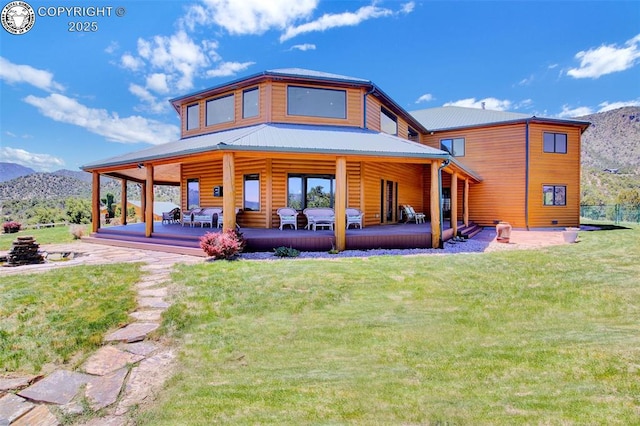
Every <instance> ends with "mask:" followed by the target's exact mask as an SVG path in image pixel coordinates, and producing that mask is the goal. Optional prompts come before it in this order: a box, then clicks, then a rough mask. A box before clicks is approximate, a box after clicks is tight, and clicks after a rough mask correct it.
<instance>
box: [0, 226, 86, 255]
mask: <svg viewBox="0 0 640 426" xmlns="http://www.w3.org/2000/svg"><path fill="white" fill-rule="evenodd" d="M88 227H89V225H85V235H88V232H87V230H88V229H89V228H88ZM69 229H70V227H69V226H56V227H53V228H41V229H26V230H22V231H19V232H17V233H15V234H4V233H1V234H0V250H9V249H10V248H11V243H12V242H13V241H14V240H15V239H16V237H22V236H25V235H31V236H33V237H34V238H35V239H36V242H37V243H38V244H58V243H70V242H72V241H74V239H73V235H71V232H70V230H69ZM0 232H2V228H0Z"/></svg>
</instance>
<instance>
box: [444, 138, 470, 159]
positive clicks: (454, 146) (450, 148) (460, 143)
mask: <svg viewBox="0 0 640 426" xmlns="http://www.w3.org/2000/svg"><path fill="white" fill-rule="evenodd" d="M440 149H441V150H443V151H447V152H448V153H449V154H451V155H453V156H454V157H464V138H454V139H440Z"/></svg>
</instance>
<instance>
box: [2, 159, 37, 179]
mask: <svg viewBox="0 0 640 426" xmlns="http://www.w3.org/2000/svg"><path fill="white" fill-rule="evenodd" d="M35 172H36V171H35V170H33V169H31V168H29V167H25V166H21V165H20V164H15V163H0V182H5V181H8V180H11V179H15V178H18V177H20V176H26V175H30V174H31V173H35Z"/></svg>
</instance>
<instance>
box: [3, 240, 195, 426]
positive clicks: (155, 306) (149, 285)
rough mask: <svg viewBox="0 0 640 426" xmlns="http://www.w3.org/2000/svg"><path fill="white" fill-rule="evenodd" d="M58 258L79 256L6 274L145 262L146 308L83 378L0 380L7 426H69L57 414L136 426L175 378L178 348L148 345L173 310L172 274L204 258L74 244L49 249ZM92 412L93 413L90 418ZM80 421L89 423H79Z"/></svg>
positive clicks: (94, 424) (141, 306)
mask: <svg viewBox="0 0 640 426" xmlns="http://www.w3.org/2000/svg"><path fill="white" fill-rule="evenodd" d="M41 250H48V251H50V252H66V251H71V252H75V253H79V254H80V255H79V256H76V257H75V258H74V259H73V260H70V261H67V262H55V263H45V264H40V265H28V266H23V267H18V268H2V269H1V270H0V276H2V275H10V274H14V273H25V272H29V273H33V272H43V271H48V270H51V269H57V268H61V267H65V266H70V265H77V264H94V265H95V264H103V263H114V262H143V263H144V265H143V266H142V270H143V271H144V275H143V278H142V280H141V281H140V282H138V283H137V284H136V288H137V290H138V308H137V310H136V311H135V312H133V313H132V314H131V315H130V316H131V322H130V323H129V324H128V325H126V326H125V327H123V328H120V329H118V330H114V331H113V332H111V333H109V334H107V335H106V336H105V339H104V345H103V346H102V347H101V348H100V349H99V350H98V351H96V352H95V353H94V354H93V355H91V356H90V357H89V358H88V359H87V360H86V361H85V363H84V364H83V365H81V366H80V368H79V369H78V370H77V371H69V370H65V369H60V370H56V371H53V372H52V373H51V374H48V375H46V376H29V377H2V376H0V426H4V425H12V426H14V425H15V426H21V425H40V426H54V425H59V424H61V421H60V419H59V418H58V417H57V415H60V414H69V415H74V414H75V415H81V414H86V412H87V408H88V409H89V410H90V411H98V410H102V411H100V413H101V414H103V413H104V415H102V416H100V417H92V416H91V415H89V416H87V417H86V418H89V419H90V420H87V421H86V422H85V423H83V424H84V425H86V426H98V425H112V426H121V425H127V424H129V423H130V418H129V416H128V413H129V412H130V410H131V409H132V408H134V407H137V406H138V405H140V404H142V403H145V402H148V401H152V400H153V399H154V397H155V395H156V394H157V393H158V392H159V390H160V388H161V387H162V385H163V384H164V382H165V380H166V379H167V378H168V377H169V375H170V374H171V372H172V367H173V366H174V362H175V359H176V352H175V350H174V349H173V348H171V347H167V346H164V345H163V344H162V343H161V342H158V341H153V340H149V339H147V336H148V335H149V334H150V333H152V332H153V331H155V330H156V329H157V328H158V327H160V322H161V314H162V312H163V311H164V310H166V309H167V308H168V307H169V306H171V302H170V300H168V296H169V295H170V291H169V288H168V287H167V285H168V284H170V273H171V270H172V269H173V267H174V265H175V264H176V263H198V262H203V258H201V257H193V256H181V255H175V254H169V253H160V252H153V251H145V250H134V249H126V248H118V247H108V246H101V245H97V244H87V243H82V242H79V243H73V244H55V245H47V246H46V247H41ZM90 411H89V412H90ZM79 418H80V419H82V418H85V417H79Z"/></svg>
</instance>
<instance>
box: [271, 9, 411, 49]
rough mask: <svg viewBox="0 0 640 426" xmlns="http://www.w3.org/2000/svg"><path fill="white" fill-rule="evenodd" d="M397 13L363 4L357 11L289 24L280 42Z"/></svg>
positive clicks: (326, 15) (325, 15)
mask: <svg viewBox="0 0 640 426" xmlns="http://www.w3.org/2000/svg"><path fill="white" fill-rule="evenodd" d="M403 10H404V9H403ZM395 14H396V13H395V12H394V11H392V10H391V9H385V8H381V7H377V6H375V5H371V6H363V7H361V8H360V9H358V10H356V11H355V12H344V13H336V14H328V13H327V14H324V15H322V16H321V17H320V18H318V19H316V20H315V21H311V22H307V23H305V24H301V25H298V26H295V27H293V26H288V27H287V29H286V31H285V32H284V34H282V35H281V36H280V42H283V41H286V40H289V39H292V38H294V37H297V36H299V35H300V34H306V33H310V32H317V31H326V30H328V29H331V28H336V27H346V26H355V25H358V24H360V23H361V22H363V21H366V20H369V19H375V18H381V17H386V16H392V15H395Z"/></svg>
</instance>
